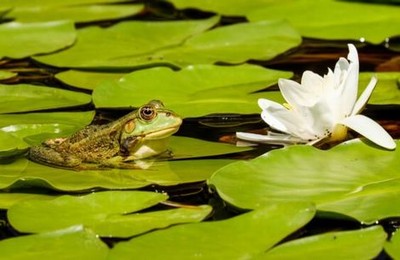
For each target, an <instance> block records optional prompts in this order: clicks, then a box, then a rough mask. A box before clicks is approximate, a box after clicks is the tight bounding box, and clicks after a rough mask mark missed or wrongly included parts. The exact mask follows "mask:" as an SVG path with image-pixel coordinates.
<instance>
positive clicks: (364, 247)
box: [257, 226, 387, 259]
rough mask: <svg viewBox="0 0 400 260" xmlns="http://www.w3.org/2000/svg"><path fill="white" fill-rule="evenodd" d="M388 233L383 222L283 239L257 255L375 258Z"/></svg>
mask: <svg viewBox="0 0 400 260" xmlns="http://www.w3.org/2000/svg"><path fill="white" fill-rule="evenodd" d="M386 237H387V235H386V233H385V231H384V230H383V228H382V227H381V226H373V227H369V228H365V229H361V230H354V231H353V230H352V231H339V232H329V233H324V234H321V235H314V236H310V237H305V238H300V239H296V240H292V241H289V242H286V243H283V244H281V245H278V246H277V247H275V248H273V249H271V250H270V251H267V252H266V253H264V254H262V255H261V256H260V257H259V258H257V259H307V258H316V259H318V258H320V259H374V258H375V257H376V256H378V254H379V253H380V252H381V251H382V248H383V245H384V243H385V240H386Z"/></svg>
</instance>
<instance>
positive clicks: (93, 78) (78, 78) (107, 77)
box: [55, 70, 126, 90]
mask: <svg viewBox="0 0 400 260" xmlns="http://www.w3.org/2000/svg"><path fill="white" fill-rule="evenodd" d="M125 74H126V73H116V72H115V73H112V72H94V71H80V70H67V71H63V72H60V73H57V74H56V76H55V77H56V79H58V80H60V81H62V82H63V83H65V84H68V85H70V86H74V87H77V88H83V89H90V90H93V89H94V88H95V87H97V86H98V85H99V84H100V83H101V82H103V81H111V80H115V81H116V80H119V79H120V78H121V77H122V76H124V75H125Z"/></svg>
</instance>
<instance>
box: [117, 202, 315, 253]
mask: <svg viewBox="0 0 400 260" xmlns="http://www.w3.org/2000/svg"><path fill="white" fill-rule="evenodd" d="M314 213H315V209H314V207H313V206H312V205H310V204H308V203H280V204H270V205H268V206H266V207H265V208H260V209H258V210H254V211H252V212H249V213H245V214H243V215H240V216H238V217H234V218H230V219H227V220H223V221H214V222H202V223H195V224H186V225H179V226H174V227H171V228H169V229H166V230H160V231H155V232H152V233H149V234H145V235H142V236H140V237H136V238H133V239H131V240H130V241H128V242H120V243H118V244H117V245H116V246H115V247H114V248H113V249H112V250H111V251H110V255H109V259H130V258H131V257H132V255H135V256H136V257H137V258H148V259H165V256H168V259H190V258H193V256H197V258H202V259H245V258H251V257H254V256H256V255H258V254H260V253H261V252H263V251H265V250H266V249H268V248H270V247H272V246H273V245H274V244H276V243H277V242H279V241H280V240H281V239H283V238H284V237H286V236H287V235H289V234H290V233H292V232H293V231H295V230H297V229H298V228H300V227H302V226H303V225H305V224H306V223H307V222H308V221H310V219H311V218H312V217H313V216H314ZM155 248H157V250H154V249H155Z"/></svg>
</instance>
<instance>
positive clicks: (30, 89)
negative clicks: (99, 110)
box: [0, 84, 91, 113]
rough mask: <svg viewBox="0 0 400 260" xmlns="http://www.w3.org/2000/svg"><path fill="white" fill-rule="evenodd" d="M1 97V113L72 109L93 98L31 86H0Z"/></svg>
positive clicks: (82, 94)
mask: <svg viewBox="0 0 400 260" xmlns="http://www.w3.org/2000/svg"><path fill="white" fill-rule="evenodd" d="M0 96H1V97H2V102H1V103H0V113H15V112H27V111H35V110H42V109H50V108H62V107H72V106H79V105H85V104H88V103H90V102H91V96H90V95H87V94H84V93H78V92H74V91H69V90H64V89H57V88H51V87H42V86H35V85H30V84H19V85H3V84H0Z"/></svg>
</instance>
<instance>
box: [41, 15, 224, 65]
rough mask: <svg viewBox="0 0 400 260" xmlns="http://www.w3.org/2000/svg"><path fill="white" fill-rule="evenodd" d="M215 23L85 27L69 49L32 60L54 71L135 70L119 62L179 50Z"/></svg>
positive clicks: (131, 23) (200, 21)
mask: <svg viewBox="0 0 400 260" xmlns="http://www.w3.org/2000/svg"><path fill="white" fill-rule="evenodd" d="M218 20H219V18H218V17H212V18H209V19H205V20H196V21H173V22H154V21H152V22H142V21H129V22H121V23H118V24H116V25H114V26H111V27H109V28H99V27H87V28H84V29H81V30H79V31H78V39H79V41H78V42H77V43H76V44H75V45H74V46H73V47H71V48H69V49H67V50H64V51H62V52H58V53H54V54H51V55H45V56H37V57H35V59H36V60H38V61H39V62H42V63H46V64H49V65H53V66H57V67H72V68H109V67H120V68H121V67H135V66H138V64H137V63H134V62H125V61H124V62H120V60H121V59H123V58H126V57H132V58H133V57H135V56H138V55H139V56H140V55H145V57H149V56H151V53H152V52H154V51H157V50H159V49H160V48H161V49H162V48H168V47H169V48H173V47H175V46H179V45H180V44H182V42H183V41H184V40H185V39H187V38H188V37H191V36H192V35H196V34H199V33H201V32H203V31H205V30H207V29H209V28H210V27H212V26H214V25H215V24H216V23H217V22H218ZM99 39H102V40H101V41H99Z"/></svg>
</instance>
